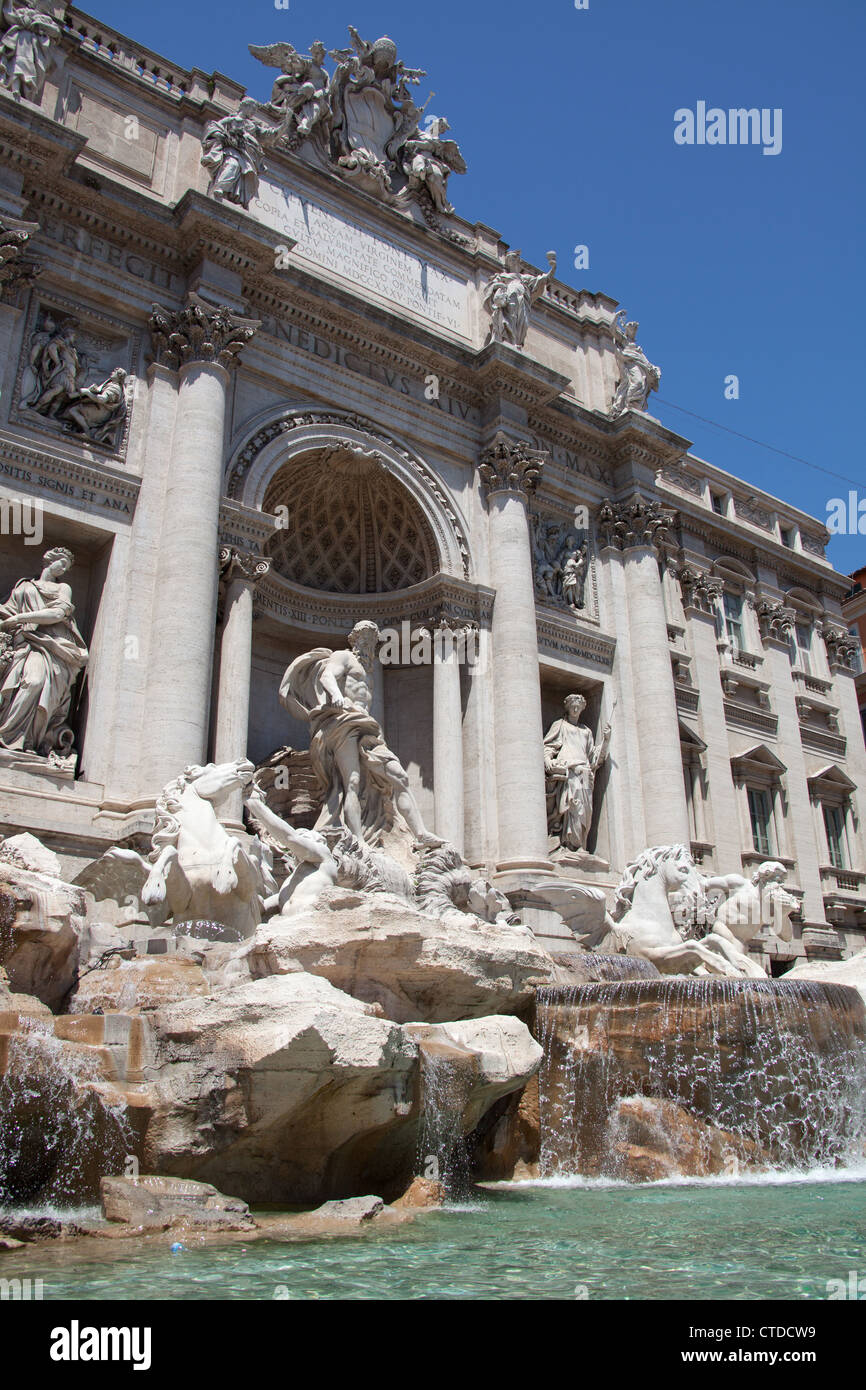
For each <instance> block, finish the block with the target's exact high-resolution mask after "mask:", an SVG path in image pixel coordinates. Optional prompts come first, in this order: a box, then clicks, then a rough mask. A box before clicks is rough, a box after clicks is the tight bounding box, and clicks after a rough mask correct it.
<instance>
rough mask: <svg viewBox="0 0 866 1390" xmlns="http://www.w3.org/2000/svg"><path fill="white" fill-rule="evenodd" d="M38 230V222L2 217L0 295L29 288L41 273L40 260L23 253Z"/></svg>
mask: <svg viewBox="0 0 866 1390" xmlns="http://www.w3.org/2000/svg"><path fill="white" fill-rule="evenodd" d="M38 231H39V223H38V222H23V221H22V220H21V219H20V218H18V217H7V216H3V217H0V295H4V296H5V295H6V294H13V293H14V292H15V290H18V289H29V287H30V286H31V285H32V284H33V281H34V280H35V279H36V277H37V275H41V273H42V267H41V265H40V264H39V263H38V261H34V260H32V259H31V258H30V257H28V256H23V255H22V252H23V251H24V249H25V247H26V246H27V243H28V242H29V240H30V238H31V237H32V236H33V234H34V232H38Z"/></svg>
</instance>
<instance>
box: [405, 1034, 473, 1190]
mask: <svg viewBox="0 0 866 1390" xmlns="http://www.w3.org/2000/svg"><path fill="white" fill-rule="evenodd" d="M420 1053H421V1127H420V1130H419V1134H418V1148H417V1151H416V1155H415V1172H416V1174H417V1176H419V1177H422V1178H426V1179H428V1180H429V1181H432V1182H438V1183H440V1184H441V1187H442V1190H443V1192H444V1194H446V1195H448V1196H454V1195H456V1194H457V1193H458V1191H459V1190H460V1189H461V1188H462V1187H463V1186H464V1185H465V1183H466V1181H467V1174H466V1165H465V1162H464V1142H463V1112H464V1110H465V1107H466V1099H467V1093H468V1077H467V1061H466V1057H465V1055H464V1054H461V1053H455V1052H452V1051H451V1049H449V1048H446V1047H439V1046H437V1045H435V1044H431V1043H423V1042H422V1043H421V1045H420Z"/></svg>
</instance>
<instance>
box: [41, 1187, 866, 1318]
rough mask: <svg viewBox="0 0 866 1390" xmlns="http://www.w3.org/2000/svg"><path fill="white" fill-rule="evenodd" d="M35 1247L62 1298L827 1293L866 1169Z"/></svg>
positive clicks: (858, 1235) (855, 1233)
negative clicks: (342, 1231) (302, 1230)
mask: <svg viewBox="0 0 866 1390" xmlns="http://www.w3.org/2000/svg"><path fill="white" fill-rule="evenodd" d="M175 1240H177V1236H175V1235H166V1236H165V1238H164V1239H161V1243H160V1244H159V1245H158V1246H155V1247H154V1246H151V1247H149V1248H147V1249H143V1248H139V1249H131V1248H130V1247H129V1246H128V1245H127V1243H126V1242H124V1243H123V1245H124V1248H123V1250H120V1249H117V1250H115V1249H114V1248H113V1247H115V1246H116V1245H117V1242H114V1241H112V1242H111V1246H112V1249H111V1251H109V1250H102V1249H97V1250H96V1251H95V1253H91V1252H92V1251H93V1246H91V1247H90V1248H89V1250H88V1252H87V1253H85V1252H84V1250H83V1249H82V1247H74V1246H69V1247H67V1248H66V1249H64V1248H63V1247H62V1246H59V1245H53V1246H51V1247H48V1246H44V1247H42V1248H40V1249H34V1250H33V1251H32V1252H31V1253H28V1255H27V1257H26V1268H24V1264H23V1262H19V1261H16V1270H15V1272H16V1274H20V1275H22V1276H24V1275H29V1276H31V1277H41V1278H42V1279H43V1280H44V1297H45V1299H46V1300H52V1299H75V1300H78V1299H81V1300H85V1301H100V1300H104V1299H145V1300H148V1299H175V1300H181V1299H182V1300H184V1301H189V1300H210V1299H247V1300H271V1299H274V1298H278V1299H286V1298H288V1299H326V1300H327V1299H376V1300H386V1299H387V1300H390V1299H447V1300H451V1299H454V1300H460V1299H469V1300H475V1299H569V1300H577V1301H584V1300H588V1301H593V1300H608V1299H635V1300H655V1299H682V1300H686V1299H687V1300H690V1301H693V1300H709V1299H733V1300H744V1301H748V1300H758V1299H771V1298H778V1299H787V1300H798V1299H826V1298H827V1296H828V1287H827V1285H828V1281H829V1280H834V1279H835V1280H840V1279H841V1280H847V1279H848V1276H849V1272H850V1271H851V1270H858V1271H860V1273H861V1275H866V1170H863V1171H860V1172H854V1173H852V1172H850V1171H849V1172H847V1173H838V1172H836V1173H833V1174H817V1173H812V1174H808V1175H803V1176H802V1177H800V1178H797V1179H792V1178H790V1177H786V1178H780V1177H778V1176H773V1177H769V1176H767V1177H763V1178H755V1179H754V1180H752V1181H748V1182H744V1181H731V1180H726V1179H709V1180H704V1181H698V1182H685V1181H674V1182H661V1183H650V1184H646V1185H643V1186H640V1187H636V1186H626V1185H623V1184H618V1183H612V1182H605V1181H593V1180H586V1179H550V1180H547V1181H542V1182H535V1183H519V1184H506V1185H497V1186H495V1187H493V1188H487V1189H484V1190H482V1191H480V1192H479V1194H478V1196H477V1198H476V1199H474V1200H473V1201H472V1202H470V1203H468V1204H465V1205H462V1206H451V1207H446V1208H444V1209H443V1210H441V1211H434V1212H430V1213H426V1214H424V1215H422V1216H419V1217H418V1218H417V1219H416V1220H414V1221H412V1222H410V1223H408V1224H407V1225H405V1226H403V1227H401V1228H400V1229H399V1231H398V1232H397V1233H396V1234H395V1233H394V1230H393V1229H391V1230H389V1231H387V1232H384V1231H383V1232H382V1233H381V1234H377V1233H376V1232H375V1231H370V1232H368V1233H365V1234H364V1235H363V1236H361V1237H359V1238H351V1239H325V1240H322V1239H319V1240H316V1241H299V1242H293V1243H291V1244H288V1243H278V1242H274V1241H258V1242H250V1243H248V1242H245V1241H244V1240H243V1239H242V1238H238V1239H237V1240H236V1241H233V1242H231V1243H225V1244H221V1245H204V1244H199V1245H196V1243H195V1240H194V1238H190V1237H187V1238H185V1239H184V1244H185V1245H186V1246H187V1247H188V1248H187V1249H185V1250H184V1251H182V1252H180V1253H179V1254H174V1255H173V1254H171V1253H170V1245H171V1244H172V1242H174V1241H175Z"/></svg>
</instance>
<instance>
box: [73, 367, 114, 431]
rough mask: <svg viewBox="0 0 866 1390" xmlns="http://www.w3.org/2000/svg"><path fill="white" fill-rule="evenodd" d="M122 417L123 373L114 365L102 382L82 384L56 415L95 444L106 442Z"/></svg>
mask: <svg viewBox="0 0 866 1390" xmlns="http://www.w3.org/2000/svg"><path fill="white" fill-rule="evenodd" d="M125 417H126V372H125V371H124V369H123V367H115V369H114V371H113V372H112V373H111V375H110V376H108V377H106V379H105V381H101V382H97V383H96V384H95V385H94V386H83V387H82V388H81V390H80V391H76V392H75V393H74V394H73V395H72V397H71V399H70V400H69V401H68V402H67V404H66V405H64V407H63V409H62V410H61V412H60V418H61V419H62V420H63V421H64V423H65V424H68V425H69V427H70V429H73V430H77V431H78V432H79V433H81V434H86V435H88V436H89V437H90V438H91V439H95V440H96V441H97V443H100V444H106V443H109V442H110V441H111V439H112V437H113V436H114V434H115V433H116V431H117V429H118V428H119V427H120V425H122V423H123V421H124V419H125Z"/></svg>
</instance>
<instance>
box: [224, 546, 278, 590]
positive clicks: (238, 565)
mask: <svg viewBox="0 0 866 1390" xmlns="http://www.w3.org/2000/svg"><path fill="white" fill-rule="evenodd" d="M272 563H273V562H272V561H271V560H270V558H269V557H268V556H267V555H257V554H255V553H254V552H253V551H251V550H239V549H238V547H237V546H234V545H223V546H220V558H219V567H220V581H221V582H222V583H224V584H230V583H231V582H232V581H233V580H235V579H238V580H240V581H241V583H242V584H248V585H249V586H250V588H255V586H256V584H258V582H259V580H260V579H264V577H265V575H266V574H268V573H269V572H270V568H271V564H272Z"/></svg>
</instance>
